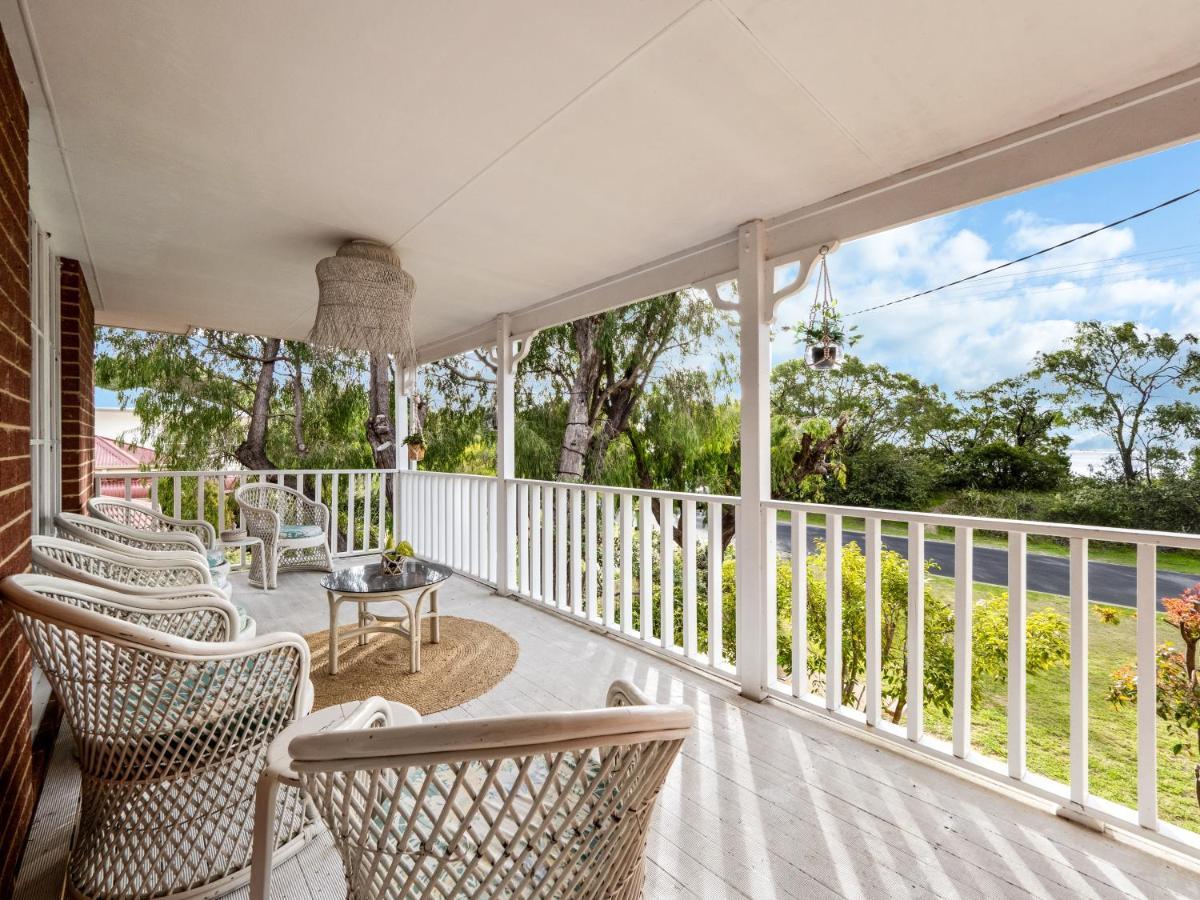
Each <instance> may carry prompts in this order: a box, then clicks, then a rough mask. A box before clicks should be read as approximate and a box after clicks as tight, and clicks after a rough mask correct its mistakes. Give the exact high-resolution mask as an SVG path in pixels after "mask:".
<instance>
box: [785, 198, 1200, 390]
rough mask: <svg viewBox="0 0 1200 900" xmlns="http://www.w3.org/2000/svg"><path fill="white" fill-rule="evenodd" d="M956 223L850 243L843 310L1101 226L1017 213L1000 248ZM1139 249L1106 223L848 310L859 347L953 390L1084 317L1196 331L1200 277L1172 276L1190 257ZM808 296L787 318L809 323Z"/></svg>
mask: <svg viewBox="0 0 1200 900" xmlns="http://www.w3.org/2000/svg"><path fill="white" fill-rule="evenodd" d="M958 218H960V216H956V215H953V214H952V215H950V216H944V217H941V218H938V219H933V220H929V221H925V222H918V223H915V224H912V225H906V226H904V227H902V228H897V229H894V230H892V231H889V232H883V233H881V234H877V235H872V236H870V237H867V238H863V239H862V240H859V241H854V242H851V243H848V244H846V245H845V246H844V247H843V248H842V249H841V250H840V251H839V252H838V253H836V254H835V255H834V256H832V257H830V260H829V268H830V274H831V278H832V282H833V286H834V294H835V296H836V297H837V298H838V300H839V303H840V308H841V310H842V311H843V312H844V313H851V314H852V313H853V312H854V311H855V310H861V309H864V308H866V307H871V306H874V305H877V304H881V303H884V302H887V301H890V300H894V299H897V298H901V297H905V296H907V295H909V294H913V293H916V292H918V291H922V290H925V289H928V288H930V287H936V286H938V285H940V284H944V283H946V282H949V281H953V280H955V279H958V278H962V277H963V276H966V275H971V274H973V273H977V272H981V271H983V270H985V269H988V268H991V267H993V266H996V265H998V264H1000V263H1002V262H1004V261H1006V260H1007V259H1010V258H1012V257H1013V256H1019V255H1021V254H1023V253H1028V252H1031V251H1033V250H1037V249H1041V248H1042V247H1047V246H1050V245H1052V244H1055V243H1058V242H1060V241H1062V240H1065V239H1068V238H1070V237H1074V236H1075V235H1078V234H1081V233H1083V232H1085V231H1088V230H1089V229H1091V228H1095V227H1096V224H1095V223H1087V222H1073V223H1056V222H1050V221H1048V220H1046V219H1043V218H1041V217H1039V216H1037V215H1035V214H1033V213H1029V212H1025V211H1018V212H1015V213H1012V214H1010V215H1009V216H1008V217H1007V218H1006V219H1005V220H1004V225H1005V227H1006V229H1007V231H1006V232H1005V233H1002V234H1001V235H999V236H998V238H997V240H998V243H999V244H1000V245H1002V249H1001V248H997V247H994V246H992V244H991V243H989V241H988V240H987V239H985V238H984V237H983V236H982V235H981V234H980V233H979V232H978V231H977V230H972V229H968V228H956V227H954V223H955V221H956V220H957V219H958ZM1136 247H1137V242H1136V238H1135V234H1134V229H1133V228H1132V227H1130V226H1124V227H1120V228H1114V229H1109V230H1107V231H1104V232H1101V233H1099V234H1097V235H1093V236H1091V237H1088V238H1086V239H1084V240H1081V241H1079V242H1077V243H1075V244H1071V245H1069V246H1067V247H1063V248H1061V249H1057V250H1054V251H1052V252H1050V253H1047V254H1045V255H1044V256H1041V257H1038V258H1036V259H1033V260H1029V261H1028V262H1025V263H1020V264H1018V265H1015V266H1011V267H1008V268H1006V269H1004V270H1003V271H1002V272H996V273H993V274H991V275H986V276H983V277H980V278H978V279H975V280H972V281H970V282H967V283H965V284H963V285H959V286H956V287H953V288H949V289H946V290H944V291H940V292H938V293H936V294H933V295H931V296H929V297H921V298H917V299H913V300H910V301H907V302H904V303H900V304H897V305H895V306H889V307H887V308H884V309H880V310H877V311H873V312H869V313H865V314H863V315H860V316H855V315H850V316H849V322H850V323H851V324H853V325H855V326H856V327H857V330H858V332H859V334H860V340H859V342H858V344H857V345H856V347H855V352H856V353H857V354H858V355H859V356H861V357H863V358H864V359H867V360H869V361H873V362H880V363H883V364H885V365H887V366H889V367H891V368H895V369H900V370H903V371H907V372H910V373H912V374H914V375H916V376H918V377H920V378H921V379H923V380H926V381H933V382H937V383H938V384H939V385H941V386H942V388H943V389H945V390H948V391H954V390H958V389H962V388H967V389H969V388H974V387H978V386H981V385H983V384H986V383H989V382H991V381H994V380H996V379H999V378H1003V377H1007V376H1009V375H1013V374H1017V373H1019V372H1023V371H1026V370H1027V369H1028V368H1029V366H1030V364H1031V363H1032V362H1033V360H1034V358H1035V357H1036V355H1037V354H1038V353H1039V352H1044V351H1048V350H1053V349H1056V348H1057V347H1059V346H1061V345H1062V344H1063V342H1064V341H1066V340H1067V339H1068V338H1069V337H1070V335H1071V334H1072V332H1073V331H1074V325H1075V322H1077V321H1080V320H1083V319H1089V318H1095V319H1100V320H1103V321H1125V320H1131V321H1136V322H1140V323H1143V325H1144V326H1145V327H1150V328H1157V329H1158V330H1167V331H1172V332H1175V333H1182V332H1184V331H1187V330H1191V331H1194V332H1197V333H1200V279H1195V280H1186V279H1177V278H1172V277H1171V275H1172V273H1173V272H1179V271H1181V266H1182V271H1187V270H1188V267H1189V266H1191V262H1190V260H1187V259H1184V260H1183V262H1182V263H1181V262H1179V260H1178V259H1172V258H1166V259H1165V261H1164V258H1162V256H1161V252H1160V251H1153V252H1151V253H1148V254H1143V255H1142V256H1138V255H1131V254H1133V251H1134V250H1135V249H1136ZM1156 254H1158V255H1157V256H1156ZM1118 257H1120V258H1118ZM1148 257H1154V258H1148ZM811 299H812V288H811V286H810V287H809V288H808V289H806V290H805V291H804V293H803V294H801V295H800V296H799V297H797V298H793V299H791V300H789V301H787V302H786V303H784V304H783V306H782V308H781V309H780V316H779V321H780V323H781V324H784V325H795V324H797V323H800V322H803V321H805V320H806V319H807V316H808V311H809V304H810V303H811ZM790 343H791V342H790V340H788V338H787V336H784V337H783V339H782V340H779V341H777V343H776V348H775V355H776V359H777V360H779V359H787V358H791V357H793V356H796V355H798V353H799V350H798V349H797V348H795V347H793V346H790Z"/></svg>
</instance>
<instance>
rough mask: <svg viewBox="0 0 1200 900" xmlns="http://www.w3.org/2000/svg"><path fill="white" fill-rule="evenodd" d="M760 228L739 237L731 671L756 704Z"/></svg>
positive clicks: (764, 447)
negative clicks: (738, 466)
mask: <svg viewBox="0 0 1200 900" xmlns="http://www.w3.org/2000/svg"><path fill="white" fill-rule="evenodd" d="M763 243H764V237H763V223H762V222H761V221H758V220H756V221H753V222H747V223H746V224H745V225H743V226H742V227H741V228H740V229H738V283H737V286H738V315H739V318H740V320H741V321H740V325H741V327H740V333H739V343H740V346H741V388H742V402H741V438H742V484H741V497H742V500H741V505H740V506H739V507H738V513H737V515H738V519H737V533H736V536H735V538H734V540H735V542H736V554H737V555H736V559H737V671H738V678H739V680H740V681H741V686H742V687H741V693H742V696H744V697H748V698H750V699H751V700H762V699H763V698H764V697H766V696H767V685H768V683H769V675H770V672H771V669H770V666H771V664H772V660H773V656H774V654H773V653H772V652H771V650H772V648H770V647H768V646H767V643H768V635H769V629H768V622H767V603H766V594H767V590H766V589H767V584H768V582H767V581H766V579H767V578H769V577H773V575H772V573H768V572H767V541H769V540H771V539H772V538H773V534H771V533H770V531H771V530H770V529H768V522H767V511H766V510H765V509H764V508H763V503H764V502H765V501H767V500H769V499H770V497H771V458H770V457H771V428H770V423H771V398H770V393H769V387H770V377H771V332H770V323H771V314H772V300H773V296H772V293H773V288H774V284H773V283H769V282H768V280H767V272H766V255H765V249H764V246H763Z"/></svg>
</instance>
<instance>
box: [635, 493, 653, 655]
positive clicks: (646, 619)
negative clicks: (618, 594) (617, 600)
mask: <svg viewBox="0 0 1200 900" xmlns="http://www.w3.org/2000/svg"><path fill="white" fill-rule="evenodd" d="M638 521H639V525H638V539H639V541H640V543H641V548H640V552H639V553H638V587H639V588H640V592H639V593H640V596H639V597H638V622H639V624H640V625H641V632H642V640H643V641H648V640H650V638H651V637H653V636H654V625H653V620H654V589H653V585H654V563H653V561H652V560H653V556H652V554H653V553H654V547H653V545H652V543H651V535H652V533H653V532H652V530H651V528H652V526H651V525H650V498H649V497H647V496H645V495H642V496H640V497H638Z"/></svg>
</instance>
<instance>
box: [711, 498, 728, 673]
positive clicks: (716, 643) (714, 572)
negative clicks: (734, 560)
mask: <svg viewBox="0 0 1200 900" xmlns="http://www.w3.org/2000/svg"><path fill="white" fill-rule="evenodd" d="M722 512H723V507H722V506H721V504H720V503H709V504H708V664H709V665H710V666H716V665H718V664H719V663H721V662H722V661H723V659H724V656H723V652H724V649H725V641H724V635H723V631H724V625H725V623H724V619H723V617H722V613H723V612H724V610H723V606H724V603H725V597H724V593H723V585H724V579H723V577H722V576H723V575H724V562H725V561H724V559H723V558H722V555H721V513H722Z"/></svg>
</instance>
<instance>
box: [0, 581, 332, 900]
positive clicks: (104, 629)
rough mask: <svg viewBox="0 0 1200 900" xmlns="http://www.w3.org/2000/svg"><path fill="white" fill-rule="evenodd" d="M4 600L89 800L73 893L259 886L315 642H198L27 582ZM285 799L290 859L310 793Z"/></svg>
mask: <svg viewBox="0 0 1200 900" xmlns="http://www.w3.org/2000/svg"><path fill="white" fill-rule="evenodd" d="M47 593H53V589H52V590H51V591H49V592H47ZM0 596H2V597H3V599H4V601H5V602H6V604H7V606H8V609H9V611H10V612H11V613H12V615H13V617H14V618H15V620H16V622H17V623H18V625H19V626H20V628H21V630H22V631H23V632H24V635H25V637H26V639H27V640H28V642H29V645H30V647H31V648H32V653H33V658H34V660H35V661H36V663H37V665H38V666H39V667H40V668H41V670H42V672H43V673H44V674H45V676H46V679H47V680H48V681H49V683H50V686H51V688H52V690H53V691H54V693H55V695H56V696H57V697H58V700H59V702H60V703H61V704H62V706H63V710H64V715H65V718H66V721H67V723H68V725H69V726H70V728H71V732H72V735H73V736H74V739H75V745H76V752H77V757H78V762H79V767H80V769H81V771H82V775H83V777H82V782H81V793H82V800H81V803H80V810H79V814H78V819H77V821H76V823H75V828H74V832H73V834H72V837H71V846H70V851H69V856H68V865H67V881H68V888H69V890H68V894H69V895H70V896H73V897H77V898H79V897H82V898H97V900H98V898H113V897H124V898H131V900H132V898H150V897H173V898H185V897H193V898H194V897H199V896H204V897H212V896H217V895H218V894H220V893H223V892H226V891H229V890H233V889H234V888H236V887H238V886H239V885H241V884H243V883H245V882H246V881H247V880H248V879H249V868H248V863H249V861H250V855H251V847H252V833H253V803H254V787H255V784H256V781H257V778H258V775H259V773H260V772H261V771H262V768H263V765H264V761H265V758H266V752H267V747H268V746H269V745H270V742H271V739H272V738H273V737H274V736H275V735H277V734H278V733H279V732H280V731H282V730H283V728H284V727H285V726H287V725H288V724H289V723H290V722H292V721H293V720H294V719H295V718H297V717H298V716H302V715H305V714H306V713H307V712H308V710H309V709H310V708H311V702H312V688H311V685H310V684H309V681H308V666H309V653H308V647H307V645H306V644H305V643H304V640H303V639H302V638H300V637H299V636H298V635H293V634H272V635H263V636H262V637H259V638H255V639H253V640H247V641H231V642H224V641H222V642H208V641H194V640H187V639H185V638H181V637H176V636H173V635H168V634H164V633H162V632H160V631H155V630H152V629H150V628H146V627H143V626H142V625H139V624H135V623H133V622H132V621H120V620H119V619H117V618H113V617H111V616H110V615H104V614H100V613H98V612H94V611H92V610H90V609H84V608H81V607H80V606H78V605H75V604H73V603H69V602H64V601H63V600H60V599H55V598H54V597H52V596H47V595H46V594H44V593H42V592H41V591H40V590H39V591H33V590H30V589H29V588H28V587H25V586H23V585H22V584H21V583H19V582H18V581H16V580H15V579H13V578H7V579H5V580H4V581H3V582H2V583H0ZM94 602H99V601H95V600H94ZM283 801H284V802H282V803H281V804H280V806H279V813H278V818H279V822H278V828H279V830H278V831H277V832H276V834H277V835H279V837H278V839H277V842H276V847H277V848H278V852H277V858H282V856H283V855H284V853H286V852H287V851H289V850H291V849H292V848H298V847H299V844H300V840H299V838H301V837H303V836H304V834H305V831H306V828H305V817H304V803H303V801H302V799H301V797H300V796H299V795H298V793H297V792H296V791H289V792H287V793H286V794H285V796H284V798H283ZM285 845H286V848H285Z"/></svg>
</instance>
